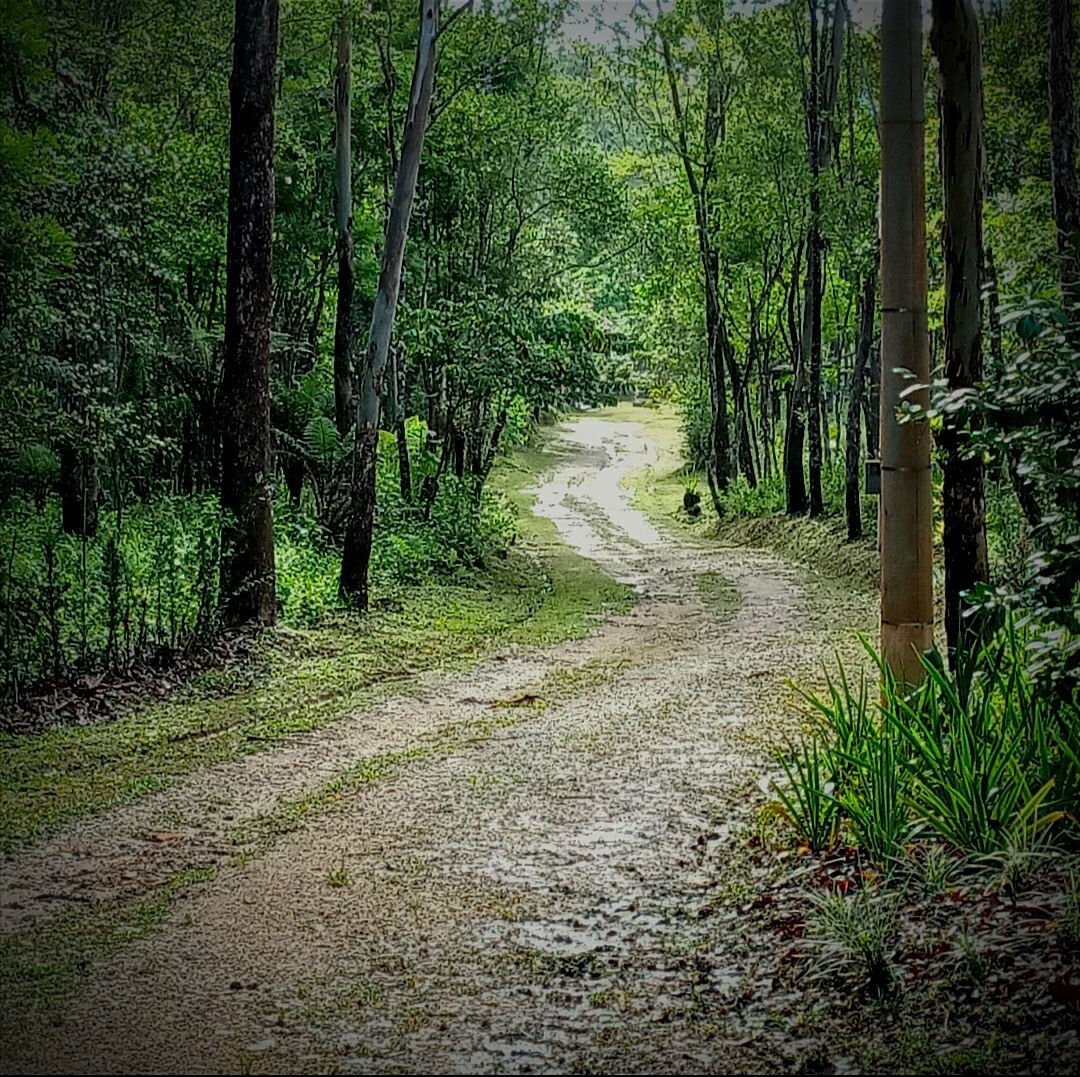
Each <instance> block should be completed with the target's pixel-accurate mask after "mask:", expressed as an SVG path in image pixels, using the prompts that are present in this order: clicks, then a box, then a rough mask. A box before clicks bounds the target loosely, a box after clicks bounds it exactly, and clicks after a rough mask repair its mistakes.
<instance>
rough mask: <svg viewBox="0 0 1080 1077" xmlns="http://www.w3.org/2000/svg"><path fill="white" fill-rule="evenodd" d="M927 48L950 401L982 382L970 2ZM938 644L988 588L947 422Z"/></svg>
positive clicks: (968, 625) (940, 7) (967, 626)
mask: <svg viewBox="0 0 1080 1077" xmlns="http://www.w3.org/2000/svg"><path fill="white" fill-rule="evenodd" d="M930 41H931V44H932V46H933V49H934V53H935V55H936V56H937V61H938V67H939V69H940V71H941V91H940V101H939V109H940V117H941V179H942V186H943V188H944V192H943V193H944V203H945V224H944V229H943V236H942V238H943V254H944V258H945V377H946V379H947V381H948V386H949V390H950V391H956V390H958V389H966V388H970V387H971V386H973V385H975V384H976V383H977V382H979V381H981V380H982V376H983V359H982V301H981V297H980V284H981V278H982V261H983V256H982V202H983V97H982V54H981V46H980V41H979V23H978V19H977V17H976V14H975V11H974V9H973V7H972V6H971V0H933V30H932V32H931V35H930ZM940 444H941V446H942V448H943V449H944V450H945V465H944V487H943V495H942V501H943V505H942V507H943V515H944V522H945V634H946V640H947V642H948V650H949V661H950V663H951V664H952V665H953V667H955V664H956V655H957V649H958V648H961V647H964V648H966V649H970V648H972V647H974V646H976V645H977V642H978V637H979V631H978V628H979V626H978V624H977V622H976V621H975V620H974V619H973V618H972V617H971V616H966V617H965V616H964V597H963V596H964V594H965V593H966V592H968V591H970V590H971V589H972V588H973V587H975V586H976V584H979V583H985V582H987V581H988V580H989V578H990V568H989V563H988V561H987V553H986V501H985V494H984V478H983V465H982V460H981V459H980V458H979V457H977V456H969V455H965V454H964V452H963V443H962V432H961V431H960V430H959V429H958V428H957V425H956V421H955V419H952V418H950V417H949V416H946V417H945V422H944V425H943V428H942V431H941V437H940Z"/></svg>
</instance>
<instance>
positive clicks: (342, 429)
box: [334, 12, 356, 437]
mask: <svg viewBox="0 0 1080 1077" xmlns="http://www.w3.org/2000/svg"><path fill="white" fill-rule="evenodd" d="M334 227H335V230H336V232H337V263H338V296H337V319H336V322H335V325H334V418H335V420H336V422H337V428H338V432H339V433H340V434H341V435H342V436H343V437H344V435H345V434H347V433H348V431H349V427H350V426H351V425H352V422H353V371H352V365H353V339H354V336H355V331H354V329H353V291H354V289H355V285H356V259H355V253H354V249H353V213H352V31H351V30H350V28H349V16H348V13H347V12H345V13H343V14H342V16H341V22H340V23H339V25H338V38H337V68H336V70H335V73H334Z"/></svg>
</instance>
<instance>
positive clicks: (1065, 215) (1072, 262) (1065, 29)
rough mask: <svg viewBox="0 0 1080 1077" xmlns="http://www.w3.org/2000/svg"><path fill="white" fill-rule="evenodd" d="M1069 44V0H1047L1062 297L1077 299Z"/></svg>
mask: <svg viewBox="0 0 1080 1077" xmlns="http://www.w3.org/2000/svg"><path fill="white" fill-rule="evenodd" d="M1072 46H1073V25H1072V0H1050V68H1049V71H1050V77H1049V84H1050V140H1051V144H1052V147H1053V169H1052V171H1053V181H1054V220H1055V222H1056V224H1057V242H1058V254H1059V256H1060V259H1061V264H1060V274H1061V290H1062V292H1063V293H1064V295H1065V297H1066V299H1080V181H1078V179H1077V171H1076V150H1077V133H1076V100H1075V84H1074V81H1073V79H1074V72H1073V56H1072Z"/></svg>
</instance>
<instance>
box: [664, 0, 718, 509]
mask: <svg viewBox="0 0 1080 1077" xmlns="http://www.w3.org/2000/svg"><path fill="white" fill-rule="evenodd" d="M657 10H659V8H658V9H657ZM660 51H661V53H662V55H663V57H664V70H665V72H666V74H667V82H668V91H669V93H670V95H671V108H672V111H673V112H674V113H675V123H676V127H677V136H678V144H679V157H680V159H681V160H682V165H683V171H684V172H685V173H686V183H687V186H688V187H689V189H690V196H691V198H692V200H693V203H694V218H695V223H696V224H697V239H698V254H699V256H700V258H701V268H702V272H703V274H704V277H705V336H706V347H707V349H708V352H707V362H708V369H709V401H710V405H711V410H712V416H711V419H712V430H711V434H712V436H711V439H710V441H711V452H712V460H711V461H710V465H709V466H707V467H706V471H707V472H708V475H709V486H710V489H713V490H714V499H713V500H714V502H715V503H716V504H717V505H718V506H719V501H718V500H717V499H716V497H715V491H716V490H719V491H721V492H722V491H724V490H726V489H727V488H728V484H729V482H730V481H731V446H730V441H729V436H728V413H727V378H726V376H725V373H724V344H725V333H724V324H723V316H722V314H721V311H720V285H719V278H720V267H719V260H718V258H717V254H716V251H715V250H714V249H713V245H712V240H711V238H710V236H709V206H708V191H707V190H706V189H705V175H703V176H702V178H701V179H699V178H698V174H697V164H696V163H695V159H694V156H693V155H692V154H691V152H690V140H689V138H688V135H687V130H686V126H687V119H686V113H685V112H684V110H683V105H682V99H681V97H680V95H679V84H678V80H677V78H676V75H675V64H674V61H673V59H672V55H671V45H670V43H669V42H668V40H667V38H665V37H664V36H663V35H660ZM706 95H707V103H706V109H705V139H704V141H705V157H706V159H707V162H711V161H712V159H713V158H714V157H715V154H716V143H717V140H718V139H719V137H720V130H721V127H722V123H721V120H720V88H719V84H718V82H717V80H716V75H715V72H713V71H710V72H709V74H708V76H707V86H706ZM708 167H709V165H708V164H706V167H705V169H704V170H703V171H704V173H705V174H706V175H707V172H708Z"/></svg>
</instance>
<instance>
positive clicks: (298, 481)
mask: <svg viewBox="0 0 1080 1077" xmlns="http://www.w3.org/2000/svg"><path fill="white" fill-rule="evenodd" d="M281 473H282V476H283V477H284V479H285V489H286V490H288V491H289V500H290V501H291V502H292V504H293V505H294V507H296V508H299V507H300V499H301V498H302V497H303V495H304V461H303V460H302V459H300V458H299V457H295V456H294V457H291V458H290V459H289V460H287V461H285V462H283V463H282V465H281Z"/></svg>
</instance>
